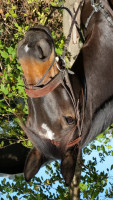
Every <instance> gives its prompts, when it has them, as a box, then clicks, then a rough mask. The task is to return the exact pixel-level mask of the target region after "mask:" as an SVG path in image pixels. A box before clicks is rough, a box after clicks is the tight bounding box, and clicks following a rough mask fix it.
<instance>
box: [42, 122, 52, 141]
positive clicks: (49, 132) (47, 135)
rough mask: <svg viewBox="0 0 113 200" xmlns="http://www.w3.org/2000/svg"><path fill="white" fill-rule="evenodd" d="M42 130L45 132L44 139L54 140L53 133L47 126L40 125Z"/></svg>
mask: <svg viewBox="0 0 113 200" xmlns="http://www.w3.org/2000/svg"><path fill="white" fill-rule="evenodd" d="M42 128H43V129H44V130H45V131H46V134H45V137H46V138H48V139H50V140H53V139H54V133H53V132H52V130H51V129H50V128H49V127H48V126H47V124H44V123H43V124H42Z"/></svg>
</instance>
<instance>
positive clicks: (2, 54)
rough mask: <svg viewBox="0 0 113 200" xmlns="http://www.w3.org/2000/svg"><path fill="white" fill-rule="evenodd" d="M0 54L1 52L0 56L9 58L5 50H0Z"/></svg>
mask: <svg viewBox="0 0 113 200" xmlns="http://www.w3.org/2000/svg"><path fill="white" fill-rule="evenodd" d="M0 54H1V56H2V57H3V58H6V59H7V58H9V55H8V53H7V52H5V51H0Z"/></svg>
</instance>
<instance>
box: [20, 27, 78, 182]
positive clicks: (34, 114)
mask: <svg viewBox="0 0 113 200" xmlns="http://www.w3.org/2000/svg"><path fill="white" fill-rule="evenodd" d="M17 54H18V59H19V62H20V63H21V66H22V69H23V73H24V80H25V81H24V82H25V87H26V89H25V90H26V93H27V95H28V108H29V114H28V119H27V122H26V128H27V135H28V137H29V139H30V140H31V141H32V143H33V145H34V149H33V150H31V152H30V153H29V155H28V158H27V161H26V164H25V170H24V172H25V178H26V180H30V179H31V178H32V177H33V176H34V175H35V174H36V172H37V171H38V170H39V169H40V167H41V166H42V165H43V164H44V163H45V162H48V161H51V160H55V159H61V172H62V174H63V177H64V179H65V182H66V184H67V185H69V184H70V183H71V181H72V178H73V175H74V171H75V166H76V159H77V154H78V142H79V141H80V137H79V135H78V131H77V127H76V121H77V119H76V112H75V106H74V102H73V101H74V94H73V92H72V89H71V88H70V87H71V84H70V82H69V79H68V74H67V71H66V70H62V69H61V70H60V71H59V68H60V67H61V66H59V63H57V61H56V59H55V49H54V42H53V39H52V36H51V34H50V32H49V30H48V29H47V28H45V27H41V26H39V27H34V28H31V29H29V31H28V32H27V33H26V35H25V38H24V39H23V40H22V41H20V43H19V44H18V49H17ZM76 132H77V133H76ZM75 133H76V134H75ZM73 141H75V142H74V143H73ZM76 143H77V144H76Z"/></svg>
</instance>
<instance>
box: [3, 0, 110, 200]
mask: <svg viewBox="0 0 113 200" xmlns="http://www.w3.org/2000/svg"><path fill="white" fill-rule="evenodd" d="M57 3H58V5H59V6H60V5H61V4H62V3H63V2H62V1H61V2H60V3H59V1H58V0H53V1H51V2H50V3H48V1H43V0H23V1H22V0H3V1H1V2H0V72H1V73H0V138H9V139H10V138H11V137H12V136H16V138H18V142H21V143H22V144H23V145H24V146H26V147H29V148H31V147H32V144H31V142H30V141H29V140H28V139H27V138H26V136H25V135H24V133H23V131H22V130H21V128H20V126H19V124H18V122H19V120H18V117H17V115H20V116H21V117H22V118H23V120H25V119H26V116H27V114H28V108H27V103H26V94H25V92H24V84H23V81H22V69H21V66H20V64H19V62H18V60H17V56H16V49H17V43H18V42H19V41H20V40H21V39H22V38H23V36H24V34H25V32H26V31H27V30H28V29H29V27H31V26H34V25H36V24H42V25H44V24H45V22H46V20H47V19H48V23H47V26H48V27H49V29H50V30H51V32H52V36H53V39H54V41H55V50H56V53H57V54H58V55H61V54H62V51H63V46H64V43H65V41H64V36H63V31H62V11H61V10H55V12H53V14H52V15H51V16H49V14H50V12H51V11H52V9H53V8H52V7H51V5H53V6H54V5H56V4H57ZM48 16H49V18H48ZM110 128H112V126H111V127H110ZM107 131H108V130H107ZM112 135H113V134H112V130H110V135H107V136H105V134H104V133H103V134H101V135H100V136H99V137H98V138H97V140H98V143H97V142H93V143H91V144H90V146H89V147H87V148H85V149H84V150H83V160H82V161H81V165H82V175H81V183H80V188H81V199H88V200H90V199H91V200H93V199H94V200H98V199H99V200H105V199H107V200H108V199H110V198H111V199H112V198H113V192H112V191H113V184H112V183H113V180H112V177H109V174H110V170H112V169H113V165H112V164H111V165H110V166H108V167H107V169H106V171H105V168H104V164H103V169H102V170H101V171H97V169H96V166H97V162H103V161H104V160H105V158H106V157H108V156H109V158H110V159H112V156H113V151H112V146H111V143H109V142H110V141H111V139H112ZM10 143H13V141H10ZM97 144H98V145H97ZM0 148H5V146H4V142H3V141H2V142H1V143H0ZM94 150H96V151H95V152H96V156H97V155H98V158H99V161H97V158H96V157H95V156H93V158H92V160H88V159H87V161H86V160H85V159H86V157H87V156H89V157H90V154H91V153H92V151H94ZM46 174H47V177H49V178H46V177H45V179H44V177H40V178H37V177H34V178H33V179H32V181H31V182H29V183H26V182H25V180H24V178H23V176H20V177H16V178H15V180H14V181H13V182H10V181H9V180H6V179H5V178H4V179H3V180H2V181H1V184H0V195H1V200H2V199H4V197H3V195H4V194H5V195H6V198H7V199H14V200H17V199H22V200H23V199H29V200H31V199H39V200H44V199H49V200H50V199H51V200H55V199H57V200H58V199H59V200H63V199H67V200H68V199H69V190H68V188H67V187H65V185H64V181H63V179H62V177H61V174H60V170H59V163H58V162H54V164H53V167H51V165H47V167H46ZM48 175H49V176H48ZM109 178H111V179H110V180H109ZM54 187H55V190H52V189H53V188H54ZM53 191H54V192H53ZM100 193H101V194H102V193H103V195H104V197H103V196H102V198H101V197H100V196H99V194H100Z"/></svg>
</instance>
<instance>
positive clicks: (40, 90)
mask: <svg viewBox="0 0 113 200" xmlns="http://www.w3.org/2000/svg"><path fill="white" fill-rule="evenodd" d="M54 62H55V59H54ZM54 62H52V66H53V64H54ZM50 69H51V66H50V67H49V68H48V70H47V71H46V73H45V74H47V72H49V71H50ZM58 69H59V68H58ZM45 74H44V75H43V77H42V78H41V81H39V83H41V82H42V80H43V79H44V78H45ZM60 84H61V85H62V86H63V87H64V88H65V90H66V92H67V93H68V95H69V97H70V98H71V101H72V103H73V106H74V110H75V112H76V102H75V96H74V93H73V89H72V86H71V83H70V80H69V75H68V70H67V69H66V67H65V68H64V69H59V73H58V74H57V75H56V76H55V77H54V78H52V80H51V81H49V82H48V83H47V84H46V85H43V86H38V84H36V85H34V86H29V85H26V83H25V92H26V94H27V95H28V96H29V97H30V98H40V97H43V96H45V95H47V94H48V93H50V92H52V91H54V90H55V89H56V88H57V87H58V86H59V85H60ZM77 127H78V124H76V125H75V126H74V127H73V128H72V130H71V131H70V134H71V135H72V134H73V133H74V132H75V130H76V129H77ZM80 141H81V134H79V137H78V138H76V139H75V140H73V141H71V142H69V143H68V144H67V145H66V147H68V148H69V147H73V146H75V145H76V144H78V143H79V142H80ZM50 142H51V143H52V144H53V145H55V146H57V147H58V146H60V142H58V141H54V140H50Z"/></svg>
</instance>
